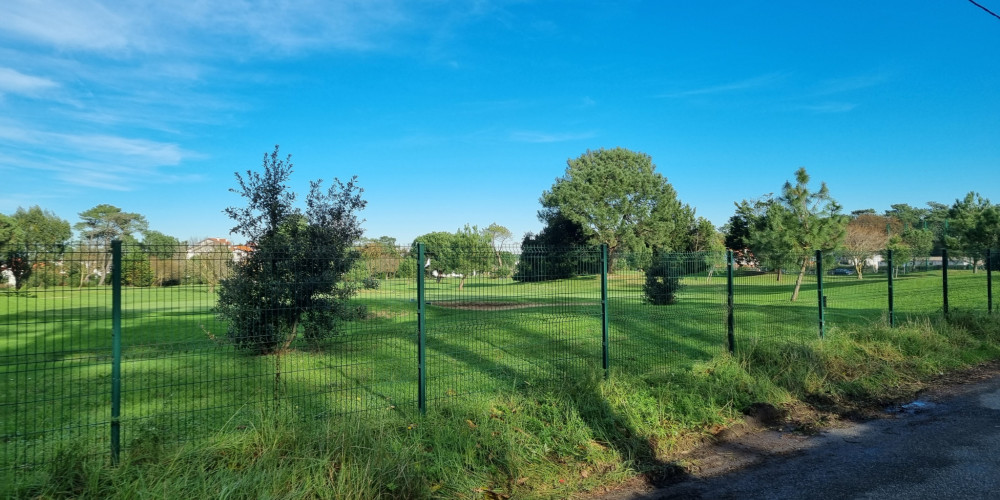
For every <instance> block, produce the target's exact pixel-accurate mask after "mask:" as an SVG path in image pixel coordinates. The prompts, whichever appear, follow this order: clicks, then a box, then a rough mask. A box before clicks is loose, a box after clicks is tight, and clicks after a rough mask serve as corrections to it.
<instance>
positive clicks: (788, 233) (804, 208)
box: [767, 168, 847, 301]
mask: <svg viewBox="0 0 1000 500" xmlns="http://www.w3.org/2000/svg"><path fill="white" fill-rule="evenodd" d="M795 181H796V182H795V184H792V183H791V182H785V186H784V187H783V188H782V190H781V196H779V197H778V198H777V202H778V203H777V206H779V207H780V208H781V211H780V213H775V214H774V218H775V222H778V223H780V226H777V225H775V226H772V227H771V228H770V231H769V233H770V234H768V235H767V237H768V238H771V239H775V240H777V241H780V242H782V243H785V244H787V245H788V248H790V249H791V253H792V255H793V256H794V258H795V259H796V261H797V265H798V266H799V275H798V277H797V278H796V279H795V288H794V289H793V290H792V301H795V300H797V299H798V297H799V289H800V288H801V286H802V280H803V278H804V277H805V275H806V269H807V268H808V266H809V263H810V262H811V261H812V252H813V251H814V250H823V251H829V250H833V249H834V248H836V247H838V246H839V245H840V243H841V241H842V240H843V238H844V232H845V230H844V227H845V226H846V225H847V218H846V217H845V216H843V215H841V214H840V205H839V204H837V202H836V201H835V200H834V199H833V198H832V197H831V196H830V190H829V189H828V188H827V187H826V183H825V182H823V183H821V184H820V188H819V190H818V191H810V190H809V174H808V173H806V169H805V168H799V169H798V170H797V171H796V172H795Z"/></svg>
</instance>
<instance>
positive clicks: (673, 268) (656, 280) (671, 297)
mask: <svg viewBox="0 0 1000 500" xmlns="http://www.w3.org/2000/svg"><path fill="white" fill-rule="evenodd" d="M683 259H684V257H683V255H680V254H676V253H667V252H659V251H657V252H654V253H653V259H652V263H651V264H650V266H649V269H647V270H646V284H645V286H643V288H642V290H643V292H644V293H645V295H646V302H648V303H650V304H653V305H658V306H662V305H668V304H673V303H675V302H676V301H677V292H678V291H679V290H680V288H681V280H680V277H681V275H682V273H683V271H684V262H683Z"/></svg>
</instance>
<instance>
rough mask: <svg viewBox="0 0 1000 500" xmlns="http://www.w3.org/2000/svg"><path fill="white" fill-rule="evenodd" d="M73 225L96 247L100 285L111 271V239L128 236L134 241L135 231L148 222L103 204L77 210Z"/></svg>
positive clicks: (143, 227) (138, 231)
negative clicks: (75, 221) (76, 220)
mask: <svg viewBox="0 0 1000 500" xmlns="http://www.w3.org/2000/svg"><path fill="white" fill-rule="evenodd" d="M73 227H74V228H75V229H76V230H77V231H79V232H80V235H81V236H82V237H83V239H84V240H86V241H88V242H89V243H90V244H91V245H92V246H94V247H95V250H96V251H97V256H98V261H99V262H98V266H99V268H100V269H102V270H103V271H102V273H101V279H100V282H99V283H98V284H99V285H103V284H104V281H105V280H106V279H107V276H108V274H110V272H111V256H110V254H109V253H108V252H109V251H110V249H111V242H112V241H113V240H124V239H127V238H132V239H133V240H134V237H135V236H134V235H135V234H137V233H142V232H143V231H146V230H147V229H148V223H147V222H146V218H145V217H143V216H142V215H140V214H137V213H133V212H123V211H122V209H120V208H118V207H116V206H114V205H108V204H106V203H105V204H100V205H97V206H95V207H93V208H90V209H88V210H85V211H83V212H80V222H77V223H76V224H75V225H74V226H73ZM102 250H103V251H102Z"/></svg>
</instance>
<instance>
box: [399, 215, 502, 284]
mask: <svg viewBox="0 0 1000 500" xmlns="http://www.w3.org/2000/svg"><path fill="white" fill-rule="evenodd" d="M418 243H423V244H424V252H425V254H426V255H427V257H428V258H429V259H430V269H431V270H432V271H436V272H437V273H438V276H442V275H448V274H452V273H455V274H459V275H461V277H460V281H459V283H458V289H459V290H462V289H463V288H464V287H465V280H466V278H467V277H469V276H470V275H472V274H474V273H481V272H484V271H488V270H490V269H492V268H493V264H492V261H493V257H494V254H493V248H492V247H491V246H490V240H489V237H488V236H487V234H486V233H485V232H483V231H480V230H479V229H478V228H477V227H476V226H469V225H468V224H466V225H465V227H463V228H462V229H459V230H458V231H456V232H454V233H447V232H442V231H437V232H433V233H428V234H425V235H422V236H417V237H416V238H415V239H414V240H413V245H412V246H411V247H410V248H411V251H413V252H415V251H416V250H415V249H416V246H417V244H418ZM420 265H424V263H423V262H421V263H420Z"/></svg>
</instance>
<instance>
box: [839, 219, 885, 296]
mask: <svg viewBox="0 0 1000 500" xmlns="http://www.w3.org/2000/svg"><path fill="white" fill-rule="evenodd" d="M890 227H891V219H890V218H888V217H881V216H878V215H874V214H872V213H869V212H864V213H862V214H860V215H858V216H856V217H854V218H853V219H851V220H850V221H849V222H848V223H847V228H846V232H845V235H844V244H843V248H844V255H846V256H847V258H848V259H849V260H850V262H851V265H853V266H854V270H855V271H856V272H857V276H858V279H859V280H860V279H863V274H862V273H863V271H864V267H865V262H866V261H868V259H870V258H872V256H874V255H878V254H879V253H880V252H882V250H883V249H885V247H886V244H887V243H888V242H889V233H888V232H887V229H888V228H890ZM894 257H895V256H894Z"/></svg>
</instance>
